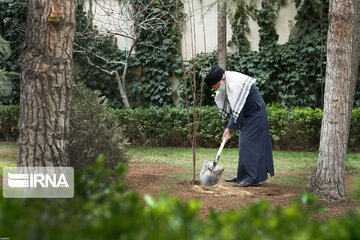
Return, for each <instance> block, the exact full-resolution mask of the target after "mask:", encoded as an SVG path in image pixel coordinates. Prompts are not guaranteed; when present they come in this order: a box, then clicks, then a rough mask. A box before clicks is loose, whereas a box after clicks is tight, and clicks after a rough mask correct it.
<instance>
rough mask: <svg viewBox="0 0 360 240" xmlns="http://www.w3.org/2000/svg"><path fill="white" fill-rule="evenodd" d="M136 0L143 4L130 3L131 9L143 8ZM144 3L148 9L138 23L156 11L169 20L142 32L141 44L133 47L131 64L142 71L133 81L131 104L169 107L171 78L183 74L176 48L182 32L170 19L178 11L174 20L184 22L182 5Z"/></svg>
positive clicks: (173, 0) (166, 1) (170, 1)
mask: <svg viewBox="0 0 360 240" xmlns="http://www.w3.org/2000/svg"><path fill="white" fill-rule="evenodd" d="M139 1H140V2H141V3H142V4H144V1H142V0H132V1H131V3H132V7H133V8H134V9H138V8H139V7H140V6H142V4H139ZM176 1H177V2H178V3H177V4H176ZM151 3H152V4H151ZM145 4H151V6H150V7H149V8H146V9H145V10H144V11H142V13H141V15H140V19H139V21H142V20H144V19H146V18H147V16H148V15H150V13H151V12H156V13H157V14H158V15H159V16H162V18H166V19H167V20H169V19H170V21H169V22H168V23H167V24H166V25H158V26H156V27H155V29H146V30H142V32H141V35H140V41H139V42H138V44H137V45H136V48H135V51H136V54H135V63H134V65H135V68H137V67H139V68H141V72H140V74H139V76H137V77H136V78H135V79H134V80H133V81H132V85H131V88H130V93H131V96H132V99H133V101H135V102H139V103H141V105H145V106H148V105H158V106H163V105H168V106H172V105H173V100H172V96H173V94H174V93H175V89H173V88H172V83H171V81H170V78H171V77H172V76H174V74H175V73H181V72H182V71H181V59H180V49H179V41H180V39H181V33H180V32H179V31H178V26H177V23H176V21H175V19H172V16H176V11H178V12H179V14H178V16H179V19H177V21H180V22H182V21H183V19H184V14H183V4H182V1H180V0H163V1H153V0H147V1H145ZM176 6H178V9H176V8H177V7H176ZM138 31H140V29H138Z"/></svg>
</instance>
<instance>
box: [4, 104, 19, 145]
mask: <svg viewBox="0 0 360 240" xmlns="http://www.w3.org/2000/svg"><path fill="white" fill-rule="evenodd" d="M19 111H20V107H19V106H17V105H10V106H2V105H0V130H1V131H0V139H3V140H5V141H15V140H16V137H17V135H18V120H19Z"/></svg>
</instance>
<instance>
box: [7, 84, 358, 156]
mask: <svg viewBox="0 0 360 240" xmlns="http://www.w3.org/2000/svg"><path fill="white" fill-rule="evenodd" d="M75 91H76V90H75ZM97 94H98V93H97ZM74 95H75V94H74ZM79 96H82V95H79ZM97 96H98V95H97ZM74 98H76V96H74ZM74 101H76V100H74ZM78 101H80V100H78ZM81 101H82V100H81ZM93 101H95V98H94V99H93ZM99 101H100V102H101V100H99ZM104 108H105V109H106V112H107V114H105V113H103V115H104V114H105V115H106V116H111V117H110V118H112V119H113V120H112V121H115V120H116V122H117V124H118V126H122V127H123V129H124V132H123V134H122V135H125V136H126V137H127V138H128V139H129V141H130V142H131V143H132V144H134V145H157V146H169V147H171V146H177V147H188V146H190V142H189V140H188V120H187V111H186V109H185V108H170V107H163V108H159V107H149V108H141V107H140V108H135V109H126V108H124V109H112V108H106V104H105V105H104ZM84 111H85V112H84V114H88V115H91V112H92V109H91V108H88V107H84ZM201 111H202V113H201V120H200V125H199V132H198V140H197V143H198V145H199V146H201V147H218V146H219V144H220V142H221V136H222V134H223V131H224V129H225V127H226V124H227V121H222V119H221V116H220V114H219V111H218V109H217V107H215V106H205V107H202V110H201ZM0 113H1V108H0ZM267 113H268V119H269V126H270V134H271V138H272V144H273V147H274V149H276V150H311V151H316V150H317V148H318V146H319V141H320V130H321V121H322V114H323V113H322V110H321V109H317V108H316V109H313V108H309V107H307V108H300V107H296V108H294V109H292V110H288V109H285V108H281V107H279V106H278V105H276V104H273V105H268V106H267ZM2 114H5V115H6V116H7V115H8V114H9V113H1V116H3V115H2ZM11 114H12V118H10V119H13V121H12V123H11V124H13V126H16V124H17V114H18V112H12V113H11ZM105 115H104V116H105ZM8 118H9V117H8ZM190 119H191V121H192V109H191V110H190ZM94 121H98V120H94ZM73 124H75V125H76V124H77V123H76V122H75V123H73ZM86 124H89V123H87V122H85V123H82V124H81V126H86ZM70 126H71V123H70ZM81 126H78V127H81ZM95 126H97V125H95ZM0 128H1V129H7V127H6V125H4V124H1V122H0ZM12 129H13V130H12V131H13V132H12V133H11V135H12V136H16V135H17V132H16V131H17V129H16V127H13V128H12ZM88 129H92V131H94V129H95V128H94V127H93V126H91V128H87V127H84V129H83V131H85V130H86V131H88ZM99 131H100V130H99ZM114 132H118V131H115V130H114ZM232 136H233V137H232V139H231V140H230V141H229V142H228V144H227V146H228V147H237V146H238V141H237V138H238V136H239V132H238V131H232ZM114 137H116V136H114ZM3 138H4V137H3ZM13 138H14V137H13ZM91 139H93V137H92V138H91ZM91 141H94V140H91ZM89 144H90V142H89ZM348 149H349V151H356V152H360V108H355V109H353V112H352V120H351V125H350V135H349V144H348Z"/></svg>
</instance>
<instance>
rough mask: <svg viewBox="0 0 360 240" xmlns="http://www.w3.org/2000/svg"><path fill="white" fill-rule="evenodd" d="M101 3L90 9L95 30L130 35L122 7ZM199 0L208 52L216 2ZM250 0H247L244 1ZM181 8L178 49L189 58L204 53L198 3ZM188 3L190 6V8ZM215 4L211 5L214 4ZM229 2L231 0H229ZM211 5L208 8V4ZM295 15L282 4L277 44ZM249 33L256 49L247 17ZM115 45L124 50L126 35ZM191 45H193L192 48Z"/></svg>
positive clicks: (212, 46) (188, 1)
mask: <svg viewBox="0 0 360 240" xmlns="http://www.w3.org/2000/svg"><path fill="white" fill-rule="evenodd" d="M97 1H99V2H100V3H101V4H100V5H102V6H104V7H103V8H99V7H96V6H95V5H96V4H95V3H93V12H94V15H95V16H94V23H95V24H96V25H98V26H99V30H100V31H102V32H106V29H111V30H114V29H115V30H116V29H117V30H119V29H120V28H121V29H122V30H124V32H123V33H127V34H130V35H131V32H130V30H129V27H128V26H131V22H126V21H124V19H125V17H124V15H125V14H128V12H127V9H126V8H121V7H120V6H119V4H118V1H116V0H97ZM202 1H203V4H204V5H203V12H204V22H205V40H206V51H207V52H212V51H214V50H216V49H217V4H216V0H202ZM248 1H250V0H248ZM183 3H184V11H185V13H186V14H187V16H188V18H187V19H186V23H185V24H186V26H185V30H184V34H183V39H182V50H183V54H184V59H185V60H189V59H191V58H192V57H193V56H194V54H195V52H193V51H194V50H192V49H195V48H196V53H201V52H204V49H205V47H204V31H203V22H202V17H201V5H200V0H193V2H192V0H184V1H183ZM192 3H193V4H194V7H192ZM214 3H215V4H214ZM229 3H232V1H229ZM256 4H257V8H258V9H260V8H261V0H256ZM211 6H212V7H211ZM193 10H194V18H193V19H194V21H195V33H196V35H195V37H194V38H196V44H194V40H193V43H192V42H191V22H192V19H190V16H192V15H193V14H192V12H193ZM295 15H296V8H295V2H294V1H290V2H288V3H287V4H286V5H285V6H283V7H282V8H281V9H280V11H279V15H278V19H277V21H276V30H277V33H278V34H279V40H278V43H279V44H283V43H286V42H287V41H288V39H289V34H290V29H289V21H293V20H294V17H295ZM249 27H250V33H249V34H247V35H246V36H247V38H248V40H249V42H250V47H251V50H253V51H258V50H259V47H258V44H259V33H258V30H259V26H258V25H257V23H256V22H255V21H254V20H253V19H251V18H250V19H249ZM231 35H232V30H231V25H230V22H229V20H228V21H227V39H228V40H230V39H231ZM117 38H118V45H119V47H120V48H121V49H123V50H125V48H126V46H128V48H129V46H130V44H131V40H126V38H124V37H121V36H118V37H117ZM192 44H193V47H192ZM234 51H235V48H229V47H228V52H234Z"/></svg>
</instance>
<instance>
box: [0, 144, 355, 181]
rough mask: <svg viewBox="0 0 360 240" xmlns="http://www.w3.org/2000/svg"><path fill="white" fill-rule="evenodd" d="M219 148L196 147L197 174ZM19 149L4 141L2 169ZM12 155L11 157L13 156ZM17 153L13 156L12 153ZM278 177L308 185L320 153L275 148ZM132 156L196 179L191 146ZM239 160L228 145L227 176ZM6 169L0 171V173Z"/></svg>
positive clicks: (139, 150) (350, 170)
mask: <svg viewBox="0 0 360 240" xmlns="http://www.w3.org/2000/svg"><path fill="white" fill-rule="evenodd" d="M217 150H218V149H215V148H197V149H196V177H197V178H198V173H199V172H200V169H201V167H202V165H203V163H204V161H205V159H207V160H211V161H213V160H214V158H215V156H216V153H217ZM17 151H18V149H17V146H16V145H15V143H13V144H9V143H0V168H3V167H14V166H16V157H15V155H16V153H17ZM9 154H10V156H9ZM12 155H13V156H12ZM273 155H274V167H275V177H274V178H271V179H270V180H269V181H270V182H275V183H287V184H294V185H304V184H305V182H306V179H305V178H304V177H303V176H305V175H309V174H310V173H311V171H312V170H313V169H314V168H315V167H316V165H317V158H318V153H317V152H290V151H274V152H273ZM128 156H129V157H130V161H142V162H153V163H166V164H169V165H170V166H174V167H183V168H184V169H185V171H183V172H181V173H179V174H177V175H171V174H168V175H166V176H167V177H175V178H177V179H180V180H186V179H187V180H188V179H192V174H193V171H192V162H193V157H192V150H191V148H169V147H129V149H128ZM237 162H238V149H237V148H225V149H224V150H223V152H222V154H221V157H220V160H219V164H220V165H221V166H222V167H224V168H225V171H224V174H223V177H225V178H226V177H231V176H234V175H235V174H236V169H237ZM345 169H346V173H347V174H352V175H353V174H358V173H360V154H359V153H349V154H347V160H346V165H345ZM1 174H2V171H0V175H1Z"/></svg>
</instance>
